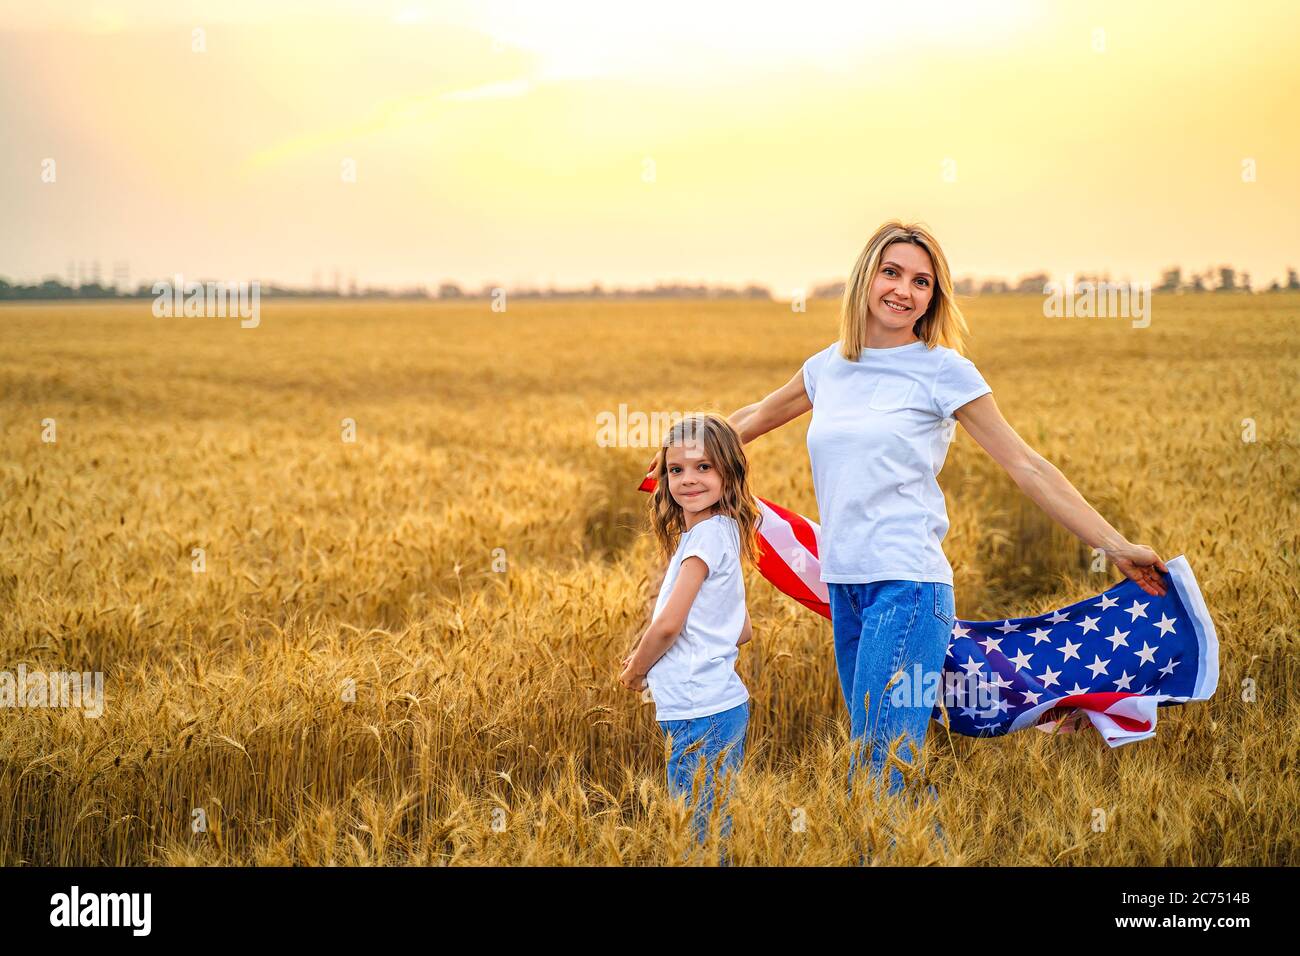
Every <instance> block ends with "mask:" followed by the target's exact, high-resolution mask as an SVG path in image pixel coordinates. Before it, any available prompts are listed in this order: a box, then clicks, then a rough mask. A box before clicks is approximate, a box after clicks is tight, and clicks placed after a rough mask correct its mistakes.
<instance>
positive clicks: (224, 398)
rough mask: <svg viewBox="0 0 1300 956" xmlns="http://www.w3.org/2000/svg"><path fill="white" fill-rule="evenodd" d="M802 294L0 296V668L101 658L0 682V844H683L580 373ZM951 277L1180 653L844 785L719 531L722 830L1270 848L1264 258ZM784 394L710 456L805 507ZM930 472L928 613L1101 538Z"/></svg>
mask: <svg viewBox="0 0 1300 956" xmlns="http://www.w3.org/2000/svg"><path fill="white" fill-rule="evenodd" d="M835 307H836V303H834V302H830V301H814V302H812V303H810V304H809V308H808V311H807V312H806V313H795V312H792V311H791V310H790V308H789V306H788V305H785V304H781V303H753V302H735V301H732V302H710V301H688V300H680V301H671V302H618V303H600V302H592V301H551V302H542V301H532V302H528V301H525V302H512V303H511V304H510V307H509V310H508V311H507V312H505V313H495V312H492V311H491V310H490V309H489V307H488V305H487V303H485V302H461V303H441V302H424V303H383V302H380V301H365V302H348V301H346V300H344V301H297V302H288V301H283V300H271V301H267V302H264V303H263V306H262V317H261V323H260V326H259V327H257V328H255V329H241V328H240V327H239V323H238V320H237V319H221V318H190V319H185V318H171V319H159V318H155V317H153V315H152V314H151V313H150V309H149V303H148V302H147V301H140V302H130V303H121V302H117V303H88V304H77V305H69V304H42V305H18V306H7V307H4V308H2V309H0V344H2V346H3V347H2V348H0V436H2V438H3V449H4V455H3V457H2V458H0V607H3V612H4V616H3V625H2V626H0V669H3V670H7V671H10V672H13V671H15V670H16V669H17V668H18V667H19V666H20V665H22V666H25V667H26V668H27V669H28V670H42V671H46V672H49V671H95V672H102V673H103V675H104V698H105V700H104V711H103V714H102V716H99V717H94V718H92V717H89V716H87V715H86V714H84V713H82V712H81V711H78V710H76V709H69V708H62V709H60V708H50V707H46V708H35V707H30V708H23V707H13V708H6V709H2V710H0V862H2V863H4V864H5V865H24V864H25V865H81V864H88V865H157V864H166V865H176V864H182V865H183V864H218V865H263V864H304V865H328V864H339V865H353V864H363V865H364V864H379V865H395V864H397V865H401V864H414V865H501V864H506V865H534V864H540V865H569V864H588V865H656V864H673V863H677V862H679V861H682V860H685V861H686V862H688V863H692V864H700V865H712V864H713V863H715V862H716V856H717V854H716V852H714V851H715V850H716V845H715V846H713V847H706V848H702V849H693V848H692V846H691V843H690V833H689V818H688V814H687V812H686V811H685V810H684V809H683V808H682V807H681V806H680V805H677V804H674V803H673V802H672V801H670V800H669V799H668V798H667V794H666V789H665V784H664V779H663V778H664V755H663V752H662V741H661V739H660V736H659V733H658V730H657V727H656V726H655V723H654V720H653V705H652V704H650V703H647V702H643V701H642V700H641V699H640V698H639V697H638V696H637V695H634V694H630V693H628V692H627V691H626V690H624V689H623V688H622V687H621V686H619V684H618V683H617V681H616V674H617V664H618V660H619V656H620V652H622V651H624V650H626V648H627V646H628V644H629V643H630V642H631V641H632V640H633V639H634V637H635V636H636V634H637V633H638V627H639V626H640V625H642V624H643V623H644V614H645V610H646V605H647V602H648V601H649V600H650V599H652V598H653V596H654V595H653V593H652V592H651V589H650V585H651V581H652V579H653V577H654V576H655V574H656V572H657V569H658V568H659V567H662V562H661V559H660V558H659V557H658V556H657V555H656V554H655V552H654V549H653V547H652V542H651V540H650V539H649V537H648V535H647V534H646V531H647V525H646V522H645V516H644V512H643V509H644V507H645V504H646V496H645V495H644V494H642V493H640V492H638V491H637V490H636V485H637V482H638V480H639V479H640V476H641V474H642V472H643V470H644V466H645V464H646V463H647V461H648V458H649V455H648V453H647V452H646V450H645V449H644V448H627V447H613V448H611V447H601V446H600V445H599V444H598V442H597V440H596V434H597V416H598V415H599V414H600V413H602V412H613V413H617V411H618V409H619V406H620V404H621V403H622V404H626V405H627V407H628V408H629V409H631V410H643V411H647V412H648V411H653V410H666V411H672V410H679V411H695V410H704V409H712V410H716V411H719V412H721V413H723V414H729V413H730V412H731V411H733V410H735V409H736V408H738V407H740V406H741V405H745V404H748V403H750V402H753V401H757V400H758V399H759V398H760V397H761V396H762V395H764V394H766V393H767V392H768V391H770V390H772V389H774V388H776V387H777V386H779V385H780V384H782V383H784V382H785V381H786V380H787V379H789V377H790V376H791V375H793V374H794V372H795V371H796V370H797V369H798V368H799V366H800V364H801V363H802V361H803V360H804V359H805V358H806V357H807V356H809V355H811V354H812V353H813V352H815V351H817V350H818V349H820V348H823V347H825V346H826V345H827V344H829V343H830V342H831V341H832V340H833V338H834V336H835V327H836V316H835ZM964 307H965V309H966V313H967V317H968V320H969V321H970V324H971V327H972V330H973V336H972V338H971V340H970V342H969V345H968V354H969V355H970V357H971V358H972V359H973V360H974V361H975V363H976V364H977V365H978V366H979V368H980V370H981V371H982V372H983V374H984V376H985V378H986V379H987V380H988V381H989V383H990V384H991V385H992V387H993V392H994V396H995V397H996V399H997V400H998V403H999V406H1000V407H1001V409H1002V410H1003V412H1004V414H1005V415H1006V416H1007V418H1008V420H1009V421H1010V422H1011V423H1012V425H1013V426H1014V427H1015V428H1016V429H1017V430H1018V431H1019V432H1020V434H1021V435H1022V436H1023V437H1024V438H1025V439H1026V440H1027V441H1028V442H1029V443H1030V444H1031V445H1033V446H1034V447H1035V448H1036V449H1038V450H1039V451H1040V452H1041V453H1042V454H1043V455H1045V456H1046V457H1047V458H1048V459H1049V460H1051V461H1052V462H1053V463H1055V464H1056V465H1057V466H1058V467H1060V468H1061V470H1062V471H1063V472H1064V473H1065V474H1066V476H1067V477H1069V478H1070V479H1071V481H1072V482H1073V483H1074V484H1075V485H1076V487H1078V488H1079V490H1080V491H1081V492H1082V493H1083V494H1084V496H1085V497H1086V498H1087V499H1088V500H1089V501H1090V503H1092V504H1093V505H1094V506H1095V507H1096V508H1097V509H1098V510H1099V511H1100V512H1101V513H1102V514H1103V515H1104V516H1105V517H1106V518H1107V519H1108V520H1109V521H1110V522H1111V523H1112V524H1114V525H1115V526H1116V527H1117V528H1118V529H1119V530H1120V531H1121V533H1123V534H1125V535H1126V536H1128V537H1129V538H1130V539H1131V540H1133V541H1137V542H1142V543H1147V544H1150V545H1151V546H1152V547H1154V548H1155V549H1156V550H1157V552H1158V553H1159V554H1160V555H1161V557H1163V558H1165V559H1166V560H1168V559H1169V558H1171V557H1173V556H1175V555H1178V554H1185V555H1186V556H1187V558H1188V560H1189V562H1190V564H1191V566H1192V568H1193V570H1194V571H1195V573H1196V576H1197V579H1198V580H1199V582H1200V585H1201V589H1202V592H1203V593H1204V595H1205V598H1206V600H1207V603H1208V605H1209V609H1210V612H1211V614H1212V615H1213V617H1214V621H1215V624H1216V626H1217V629H1218V634H1219V639H1220V641H1221V666H1222V672H1221V677H1220V682H1219V689H1218V691H1217V693H1216V695H1215V697H1214V698H1213V699H1212V700H1211V701H1209V702H1206V703H1199V704H1192V705H1188V706H1184V707H1171V708H1163V709H1162V710H1161V716H1160V723H1159V726H1158V731H1157V734H1156V737H1155V738H1154V739H1152V740H1147V741H1143V742H1140V743H1137V744H1133V745H1130V746H1127V747H1122V748H1119V749H1118V750H1111V749H1109V748H1108V747H1106V746H1105V744H1104V743H1103V741H1102V740H1101V738H1100V737H1099V736H1098V735H1097V734H1096V733H1094V732H1092V731H1091V730H1088V731H1086V732H1082V733H1076V734H1068V735H1064V734H1057V735H1052V734H1047V733H1042V732H1040V731H1037V730H1028V731H1024V732H1020V733H1017V734H1013V735H1011V736H1009V737H1005V738H996V739H990V740H979V741H977V740H972V739H969V738H964V737H959V736H952V737H949V736H948V735H947V734H946V733H945V732H944V729H943V728H942V727H941V726H939V725H937V724H934V725H932V726H931V732H930V736H929V738H928V744H927V748H926V754H925V762H924V769H923V773H924V777H923V775H922V772H920V771H918V772H916V773H909V775H908V781H909V789H908V794H905V797H906V796H907V795H910V794H912V793H914V792H916V791H917V790H918V789H919V788H921V787H923V786H924V785H925V784H926V783H927V782H931V781H932V782H933V783H934V784H935V785H936V787H937V788H938V792H939V794H940V799H939V801H938V803H937V805H934V806H930V805H927V804H924V803H922V804H921V805H920V806H919V807H918V806H913V805H912V804H911V803H910V802H909V801H908V800H906V799H900V800H895V801H893V804H894V805H892V806H885V805H884V804H881V803H877V802H875V801H874V800H873V798H872V797H871V795H870V793H869V791H867V790H866V789H865V788H861V789H860V790H859V791H858V792H857V793H855V794H854V795H853V796H851V797H850V796H849V795H848V794H847V793H845V792H844V788H843V786H842V780H843V775H844V770H845V768H846V766H847V760H848V752H847V747H846V745H847V740H846V733H847V718H846V715H845V712H844V705H843V702H842V700H841V699H840V693H839V687H838V684H837V682H836V678H835V671H834V661H833V653H832V646H831V639H830V638H831V632H830V625H829V622H826V621H824V620H823V619H821V618H819V617H817V616H816V615H814V614H812V613H811V612H809V611H807V610H805V609H803V608H802V607H800V606H798V605H796V604H794V602H792V601H790V600H789V599H787V598H785V597H784V596H783V595H781V594H779V593H778V592H776V591H775V589H773V588H772V587H771V586H770V585H768V584H767V582H765V581H764V580H763V579H762V578H761V577H760V576H758V574H757V572H756V571H754V570H752V569H750V570H749V571H748V572H747V588H748V598H749V608H750V613H751V616H752V619H753V624H754V640H753V642H752V643H750V644H748V645H746V646H745V647H744V648H743V649H742V651H741V655H740V660H739V665H738V666H739V669H740V672H741V676H742V677H743V679H744V680H745V682H746V684H747V686H748V687H749V689H750V692H751V694H752V701H751V708H752V720H751V724H750V730H749V739H748V746H747V753H746V762H745V768H744V772H743V773H742V775H741V777H740V779H739V782H738V785H737V789H736V792H735V797H734V798H733V802H732V812H733V816H734V835H733V837H732V840H731V853H732V858H733V859H734V860H735V861H736V862H737V863H738V864H740V865H797V866H804V865H842V864H855V863H857V862H858V861H859V860H860V858H862V857H864V856H865V857H866V858H867V860H868V861H869V862H871V863H885V864H908V865H910V864H925V865H930V864H938V865H944V864H964V865H1003V864H1040V865H1109V864H1155V865H1163V864H1179V865H1203V866H1214V865H1219V864H1253V865H1279V864H1290V865H1294V864H1296V863H1297V862H1300V852H1298V851H1297V847H1296V838H1295V834H1296V831H1297V823H1298V821H1300V793H1298V792H1297V790H1298V787H1297V782H1296V781H1297V777H1296V774H1295V769H1296V768H1295V758H1296V754H1297V750H1298V748H1300V704H1298V703H1297V688H1298V687H1300V667H1297V664H1296V661H1297V643H1298V642H1297V612H1298V611H1300V589H1298V588H1300V584H1298V582H1300V558H1298V557H1297V553H1298V552H1300V454H1298V452H1297V445H1298V442H1300V425H1298V424H1297V421H1296V418H1295V413H1296V409H1297V407H1300V403H1298V401H1297V399H1298V398H1300V386H1298V385H1297V382H1298V381H1300V378H1298V376H1297V372H1300V334H1298V330H1300V296H1296V295H1288V294H1272V295H1254V296H1249V295H1236V296H1234V295H1201V296H1170V297H1163V298H1162V297H1156V299H1155V301H1154V307H1153V312H1152V321H1151V325H1150V327H1149V328H1144V329H1136V328H1132V327H1131V325H1130V322H1129V320H1126V319H1049V318H1045V317H1044V316H1043V315H1042V302H1041V300H1040V299H1038V298H1035V297H1021V296H1005V297H981V298H978V299H972V300H969V301H968V302H966V303H964ZM50 420H52V422H51V421H50ZM345 420H350V421H351V422H353V423H354V429H355V441H345V440H344V439H345V438H346V437H352V436H351V435H349V434H348V433H347V432H346V430H345V426H344V421H345ZM1247 420H1249V421H1247ZM807 421H808V420H807V418H806V417H804V418H802V419H799V420H796V421H795V422H792V423H790V424H789V425H787V426H785V427H784V428H782V429H779V430H778V431H776V432H773V433H771V434H769V435H766V436H764V437H762V438H760V439H758V440H757V441H756V442H754V443H753V444H752V445H750V446H749V455H750V462H751V466H752V469H753V477H752V485H753V487H754V489H755V491H756V492H757V493H758V494H761V495H763V496H764V497H768V498H771V499H773V500H775V501H778V502H780V503H781V504H783V505H786V506H787V507H791V508H793V509H796V510H798V511H801V512H803V513H804V514H807V515H809V516H810V517H815V516H816V503H815V500H814V497H813V491H812V484H811V477H810V471H809V464H808V456H807V451H806V446H805V444H804V436H805V431H806V427H807ZM50 438H53V440H48V439H50ZM940 483H941V484H942V486H943V488H944V491H945V494H946V495H947V501H948V511H949V516H950V518H951V522H952V523H951V528H950V530H949V532H948V537H947V539H946V540H945V543H944V544H945V550H946V551H947V553H948V556H949V558H950V560H951V562H952V564H953V567H954V571H955V575H956V583H955V591H956V599H957V612H958V616H959V617H962V618H965V619H969V620H987V619H993V618H998V619H1001V618H1003V617H1006V616H1025V615H1030V614H1036V613H1039V612H1041V611H1044V610H1047V609H1048V608H1050V607H1054V606H1060V605H1063V604H1066V603H1069V602H1071V601H1075V600H1079V599H1080V598H1083V597H1086V596H1089V595H1091V594H1094V593H1097V592H1099V591H1102V590H1104V589H1105V588H1106V587H1107V586H1109V585H1110V584H1111V583H1113V582H1114V581H1115V580H1117V579H1118V577H1117V572H1115V571H1114V570H1113V569H1108V570H1107V571H1106V572H1104V573H1098V572H1095V571H1092V570H1090V568H1089V563H1090V559H1091V554H1090V552H1089V551H1088V549H1086V548H1085V547H1084V546H1083V545H1082V544H1080V543H1079V542H1078V541H1077V540H1075V539H1074V538H1073V537H1072V536H1070V535H1069V534H1068V533H1067V532H1065V531H1063V530H1062V529H1060V528H1058V527H1055V526H1054V525H1053V524H1052V522H1051V521H1050V520H1049V519H1048V518H1047V517H1046V516H1045V515H1044V514H1043V513H1042V512H1041V511H1039V510H1038V509H1037V507H1036V506H1035V505H1034V504H1033V503H1032V502H1031V501H1029V499H1027V498H1026V497H1025V496H1024V495H1023V494H1022V493H1020V492H1019V491H1018V490H1017V489H1016V487H1015V485H1014V484H1013V483H1012V482H1011V480H1010V479H1009V478H1008V477H1007V476H1006V475H1005V474H1004V473H1003V472H1002V471H1001V470H1000V469H999V468H998V466H997V465H996V464H995V463H994V462H993V461H992V460H991V459H989V458H988V456H987V455H985V454H984V452H983V451H982V450H981V449H980V448H979V447H978V446H976V445H975V444H974V443H973V442H972V440H971V439H970V437H969V436H967V435H966V434H964V433H963V432H961V431H960V430H959V433H958V437H957V439H956V442H955V444H954V446H953V447H952V450H951V452H950V454H949V458H948V462H947V464H946V466H945V468H944V471H943V473H942V474H941V476H940ZM196 568H198V570H196ZM1247 687H1249V688H1252V692H1251V693H1246V692H1245V688H1247ZM1098 809H1101V810H1103V811H1104V813H1105V821H1106V823H1105V826H1104V827H1102V828H1098V827H1097V826H1096V820H1097V814H1096V813H1095V811H1096V810H1098ZM936 814H937V817H938V819H939V821H941V823H942V826H943V829H944V832H945V834H946V837H947V843H946V845H940V844H938V843H935V842H934V841H932V840H931V839H930V837H929V833H930V830H931V827H932V823H933V820H934V817H935V815H936ZM895 834H896V835H897V842H896V843H895V844H893V845H891V844H890V839H889V838H890V836H891V835H895ZM715 837H716V822H715Z"/></svg>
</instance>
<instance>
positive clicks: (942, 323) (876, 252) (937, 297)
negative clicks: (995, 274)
mask: <svg viewBox="0 0 1300 956" xmlns="http://www.w3.org/2000/svg"><path fill="white" fill-rule="evenodd" d="M893 242H909V243H911V244H912V245H914V246H920V247H921V248H922V249H924V250H925V251H926V252H928V253H929V254H930V261H931V262H933V263H934V273H935V275H934V287H933V292H932V293H931V297H930V306H929V308H927V309H926V310H925V314H924V315H922V316H921V317H920V318H919V319H917V320H916V322H915V324H914V325H913V326H912V332H913V334H915V335H916V336H918V337H919V338H920V339H921V341H923V342H924V343H925V346H926V348H933V347H934V346H935V345H946V346H948V348H950V349H955V350H956V351H958V352H961V351H962V350H963V347H964V346H965V343H966V336H968V335H969V334H970V328H969V327H968V326H967V325H966V318H965V317H964V316H963V315H962V314H961V309H960V308H958V306H957V302H956V300H955V299H954V297H953V291H952V273H951V272H949V271H948V259H947V257H946V256H945V255H944V254H943V249H942V248H941V247H940V246H939V240H938V239H936V238H935V237H934V236H933V234H931V232H930V230H929V229H927V228H926V227H925V226H923V225H921V224H920V223H912V222H903V221H902V220H900V219H891V220H889V221H888V222H886V223H885V224H884V225H883V226H881V227H880V228H879V229H877V230H876V232H875V234H874V235H873V236H872V237H871V238H870V239H868V240H867V245H866V247H865V248H864V249H863V250H862V252H861V253H860V254H859V255H858V261H857V262H855V263H854V264H853V271H852V272H851V273H850V274H849V278H848V281H846V282H845V283H844V298H843V300H842V301H841V303H840V354H841V355H843V356H844V357H845V358H846V359H848V360H849V361H850V362H856V361H857V360H858V356H859V355H861V354H862V349H863V347H864V345H865V343H866V334H867V309H868V304H869V302H870V296H871V283H872V282H874V281H875V279H876V273H877V272H879V271H880V260H881V257H882V256H883V254H884V251H885V248H886V247H887V246H889V244H890V243H893Z"/></svg>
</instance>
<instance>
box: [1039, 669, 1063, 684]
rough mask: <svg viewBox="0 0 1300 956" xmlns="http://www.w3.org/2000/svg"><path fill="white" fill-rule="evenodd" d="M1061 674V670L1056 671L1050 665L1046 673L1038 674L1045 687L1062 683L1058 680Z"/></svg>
mask: <svg viewBox="0 0 1300 956" xmlns="http://www.w3.org/2000/svg"><path fill="white" fill-rule="evenodd" d="M1060 676H1061V672H1060V671H1054V670H1052V669H1051V668H1050V667H1049V668H1047V670H1046V671H1045V672H1044V673H1042V674H1039V675H1038V682H1039V683H1040V684H1042V685H1043V686H1044V687H1051V686H1052V685H1053V684H1057V683H1060V681H1058V680H1057V678H1058V677H1060Z"/></svg>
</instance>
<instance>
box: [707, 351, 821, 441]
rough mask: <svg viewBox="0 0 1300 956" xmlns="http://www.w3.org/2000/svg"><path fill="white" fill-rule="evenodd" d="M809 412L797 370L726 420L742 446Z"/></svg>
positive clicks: (809, 406) (801, 374)
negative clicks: (784, 381) (760, 399)
mask: <svg viewBox="0 0 1300 956" xmlns="http://www.w3.org/2000/svg"><path fill="white" fill-rule="evenodd" d="M809 411H812V402H811V401H810V400H809V398H808V393H807V391H805V390H804V387H803V369H802V368H801V369H799V371H797V372H795V373H794V378H792V379H790V381H788V382H786V383H785V384H784V385H782V386H781V387H780V388H778V389H777V390H776V391H775V392H772V393H771V394H770V395H768V396H767V397H766V398H764V399H763V400H762V401H760V402H755V403H754V404H753V405H746V406H745V407H744V408H738V409H736V411H734V412H732V413H731V415H730V416H728V418H727V421H728V422H730V423H731V427H732V428H734V429H735V430H736V434H738V435H739V436H740V440H741V442H742V443H745V442H751V441H753V440H754V439H755V438H757V437H758V436H759V435H766V434H767V433H768V432H770V431H771V430H772V429H774V428H779V427H780V426H782V425H784V424H785V423H786V422H788V421H793V420H794V419H796V418H798V417H799V416H800V415H802V414H803V413H804V412H809Z"/></svg>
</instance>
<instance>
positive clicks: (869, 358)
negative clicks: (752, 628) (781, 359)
mask: <svg viewBox="0 0 1300 956" xmlns="http://www.w3.org/2000/svg"><path fill="white" fill-rule="evenodd" d="M839 349H840V344H839V342H835V343H833V344H831V345H830V346H828V347H827V348H825V349H823V350H822V351H820V352H818V353H817V354H816V355H813V356H812V357H810V358H809V359H808V360H807V361H806V362H804V365H803V381H804V390H805V391H806V392H807V393H808V398H809V400H810V401H812V404H813V414H812V421H811V422H810V423H809V425H808V456H809V458H810V459H811V461H812V475H813V491H814V493H815V494H816V496H817V510H818V513H819V515H820V519H821V535H820V538H819V547H820V553H819V557H820V560H821V579H822V581H825V582H836V583H841V584H854V583H857V584H867V583H870V582H872V581H892V580H902V581H936V582H942V583H944V584H948V585H951V584H952V566H951V565H950V564H949V563H948V559H947V557H946V556H945V555H944V553H943V547H942V543H943V538H944V535H945V534H947V532H948V512H947V509H946V508H945V507H944V500H943V491H942V490H941V489H940V488H939V482H938V481H937V480H936V476H937V475H938V474H939V471H940V469H942V468H943V463H944V460H945V459H946V458H947V456H948V445H949V443H950V442H951V440H952V438H953V437H954V435H955V434H956V425H957V422H956V419H954V418H953V417H952V414H953V412H954V411H955V410H956V409H958V408H960V407H961V406H962V405H965V404H966V403H967V402H969V401H971V400H972V399H975V398H978V397H979V396H981V395H983V394H984V393H986V392H991V391H992V389H991V388H989V386H988V383H986V382H985V381H984V378H983V376H981V375H980V373H979V370H978V369H976V368H975V366H974V364H973V363H972V362H971V361H970V360H969V359H967V358H966V357H965V356H963V355H962V354H961V353H959V352H957V351H955V350H953V349H950V348H948V347H946V346H943V345H936V346H935V347H934V348H928V347H927V346H926V344H925V343H924V342H920V341H917V342H911V343H909V344H907V345H899V346H895V347H894V348H887V349H868V348H864V349H863V350H862V354H861V355H860V356H859V357H858V360H857V361H856V362H850V361H849V360H848V359H846V358H844V356H843V355H841V354H840V351H839Z"/></svg>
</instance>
